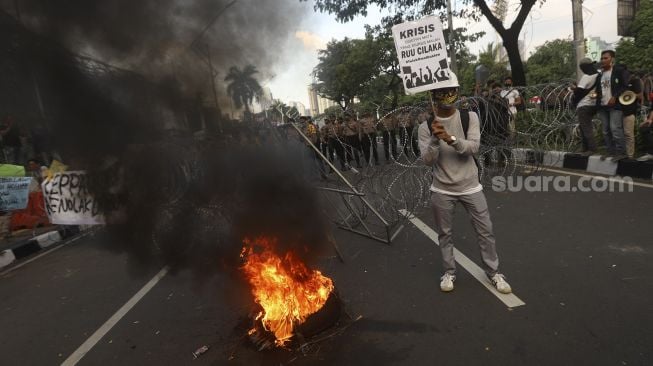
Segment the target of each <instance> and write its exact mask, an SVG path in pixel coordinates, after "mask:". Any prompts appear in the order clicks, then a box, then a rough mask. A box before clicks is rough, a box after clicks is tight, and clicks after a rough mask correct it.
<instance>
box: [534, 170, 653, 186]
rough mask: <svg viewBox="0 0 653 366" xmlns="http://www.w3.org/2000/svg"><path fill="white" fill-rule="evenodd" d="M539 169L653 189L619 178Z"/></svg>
mask: <svg viewBox="0 0 653 366" xmlns="http://www.w3.org/2000/svg"><path fill="white" fill-rule="evenodd" d="M538 169H541V170H546V171H550V172H553V173H559V174H569V175H575V176H578V177H588V178H594V179H597V180H607V181H609V182H617V183H624V184H632V185H634V186H638V187H645V188H653V184H648V183H640V182H635V181H633V182H626V181H624V180H623V179H621V178H619V177H603V176H600V175H592V174H583V173H576V172H570V171H567V170H558V169H552V168H547V167H538Z"/></svg>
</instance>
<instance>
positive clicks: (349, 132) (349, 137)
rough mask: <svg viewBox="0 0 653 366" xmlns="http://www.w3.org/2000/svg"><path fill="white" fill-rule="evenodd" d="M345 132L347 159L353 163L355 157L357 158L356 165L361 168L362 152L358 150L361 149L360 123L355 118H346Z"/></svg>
mask: <svg viewBox="0 0 653 366" xmlns="http://www.w3.org/2000/svg"><path fill="white" fill-rule="evenodd" d="M343 134H344V135H345V143H346V144H347V145H348V146H345V156H346V159H345V160H346V161H347V162H348V163H349V164H351V161H352V158H353V159H354V160H356V166H357V167H359V168H360V167H361V161H360V154H359V153H358V152H359V151H360V149H361V140H360V135H361V128H360V124H359V123H358V121H357V120H356V119H355V118H353V117H347V118H345V123H344V124H343Z"/></svg>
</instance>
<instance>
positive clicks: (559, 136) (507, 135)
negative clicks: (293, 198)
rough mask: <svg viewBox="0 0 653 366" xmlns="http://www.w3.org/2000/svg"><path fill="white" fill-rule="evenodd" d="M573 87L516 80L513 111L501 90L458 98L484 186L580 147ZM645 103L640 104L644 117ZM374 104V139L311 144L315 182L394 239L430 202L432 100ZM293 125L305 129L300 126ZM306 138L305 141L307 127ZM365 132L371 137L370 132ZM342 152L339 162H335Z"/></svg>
mask: <svg viewBox="0 0 653 366" xmlns="http://www.w3.org/2000/svg"><path fill="white" fill-rule="evenodd" d="M570 87H571V81H563V82H559V83H550V84H542V85H535V86H529V87H520V88H517V90H518V91H519V93H520V95H521V97H522V100H523V103H524V105H523V107H524V108H523V109H522V110H521V111H519V112H517V113H515V114H512V113H511V112H510V108H509V105H508V104H507V102H506V100H505V99H504V98H501V97H500V95H499V94H490V95H488V96H485V97H480V96H475V97H461V98H460V100H459V101H458V108H459V109H467V110H469V111H471V112H475V113H477V115H478V116H479V120H480V129H481V147H480V150H479V153H478V156H477V161H478V166H479V170H480V180H481V183H482V184H483V185H484V186H485V187H490V186H491V185H492V179H493V178H494V177H497V176H502V177H506V178H507V177H510V176H525V175H532V174H537V173H538V172H539V171H540V170H541V169H542V167H543V166H544V165H556V164H558V165H561V164H562V161H553V160H562V159H564V153H566V152H574V151H576V150H579V149H580V137H581V136H580V134H581V132H580V129H579V126H578V121H577V118H576V113H575V108H574V107H573V106H572V104H571V97H572V92H571V89H570ZM648 109H649V108H648V107H643V108H642V110H641V113H640V117H639V118H642V117H641V116H645V114H646V113H647V111H648ZM377 112H379V113H378V116H379V118H378V120H377V122H376V126H377V132H376V134H375V135H372V138H371V139H374V141H369V143H360V144H357V146H352V144H351V143H350V142H349V141H348V140H346V139H345V138H343V137H342V136H336V137H335V138H333V139H332V140H331V142H330V143H328V142H325V141H322V142H320V143H318V144H311V145H310V148H311V150H313V151H314V154H315V156H314V158H313V161H314V163H315V164H316V167H315V168H314V170H315V171H320V173H321V174H322V175H323V177H322V179H321V180H317V179H316V180H315V182H316V183H315V187H316V188H317V189H318V190H319V191H320V194H321V196H322V198H323V202H324V205H325V207H326V213H327V214H328V216H329V217H330V218H331V220H332V221H333V222H334V223H335V224H336V225H337V226H338V227H340V228H343V229H345V230H348V231H352V232H356V233H358V234H361V235H365V236H368V237H370V238H373V239H375V240H379V241H382V242H385V243H390V242H391V241H392V239H393V238H394V237H395V236H396V235H397V234H398V233H399V231H400V230H401V228H402V227H403V225H404V223H405V221H406V219H408V218H409V217H410V215H415V214H417V213H419V212H420V211H421V210H423V209H424V208H426V207H428V204H429V196H430V190H429V188H430V185H431V182H432V175H431V168H430V167H427V166H424V164H423V162H422V160H421V158H420V152H419V147H418V146H417V130H418V127H419V122H420V121H424V120H426V119H427V118H431V115H432V108H431V105H430V102H429V101H428V100H426V99H424V100H422V101H419V102H416V103H413V104H412V105H408V106H402V107H399V108H396V109H383V108H379V109H378V110H377ZM593 123H594V134H595V138H596V139H597V141H602V140H603V139H602V133H601V130H602V129H601V124H600V121H599V120H598V118H594V119H593ZM293 127H294V128H296V129H297V132H300V133H301V129H300V128H299V127H298V126H293ZM302 138H303V139H305V140H306V141H308V138H307V137H306V136H304V135H303V134H302ZM362 138H363V139H370V137H368V136H366V135H362ZM320 144H321V145H322V146H319V145H320ZM325 144H326V145H325ZM371 144H377V151H378V155H379V161H376V160H375V159H373V154H372V152H371V151H368V152H367V153H365V152H364V151H360V150H362V148H361V146H366V147H367V148H368V149H370V146H371ZM334 145H335V146H334ZM338 149H342V150H341V151H352V150H355V149H359V151H358V153H359V155H361V156H364V157H367V159H362V164H361V165H360V166H358V165H357V166H353V163H354V159H352V158H351V154H347V153H337V152H336V151H335V150H338ZM551 152H553V153H551ZM555 152H559V153H555ZM341 159H342V160H344V161H342V164H337V163H340V161H339V160H341ZM381 160H382V162H381ZM379 162H381V163H380V164H379ZM336 165H339V166H340V169H339V168H337V167H336ZM324 176H326V177H324ZM316 177H317V175H316Z"/></svg>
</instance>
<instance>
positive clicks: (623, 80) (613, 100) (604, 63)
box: [596, 50, 629, 161]
mask: <svg viewBox="0 0 653 366" xmlns="http://www.w3.org/2000/svg"><path fill="white" fill-rule="evenodd" d="M615 56H616V53H615V52H614V51H612V50H605V51H603V52H601V69H602V71H601V76H600V77H601V82H600V83H599V85H597V87H596V92H597V95H598V96H597V101H596V102H597V106H598V110H597V115H598V117H599V119H601V123H602V125H603V138H604V140H605V147H606V149H607V150H608V156H612V157H613V159H612V160H614V161H618V160H621V159H624V158H626V157H627V155H626V144H625V141H624V124H623V113H622V111H621V106H620V105H619V103H617V100H618V99H619V96H621V94H622V93H623V92H625V91H626V88H627V86H628V80H629V77H628V72H627V71H626V70H625V69H624V68H623V67H621V66H619V65H615V64H614V59H615ZM608 156H605V155H604V156H602V157H601V159H602V160H605V158H607V157H608Z"/></svg>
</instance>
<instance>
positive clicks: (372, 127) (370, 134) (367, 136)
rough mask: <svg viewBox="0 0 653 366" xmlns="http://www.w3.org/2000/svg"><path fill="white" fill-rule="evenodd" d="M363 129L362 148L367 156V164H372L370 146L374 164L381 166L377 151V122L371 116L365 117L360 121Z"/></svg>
mask: <svg viewBox="0 0 653 366" xmlns="http://www.w3.org/2000/svg"><path fill="white" fill-rule="evenodd" d="M360 128H361V133H362V137H361V148H362V149H363V155H364V156H365V162H366V163H370V146H371V147H372V156H374V163H375V164H376V165H378V164H379V154H378V152H377V150H376V121H375V120H374V118H372V116H371V115H365V116H364V117H363V119H361V120H360Z"/></svg>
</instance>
